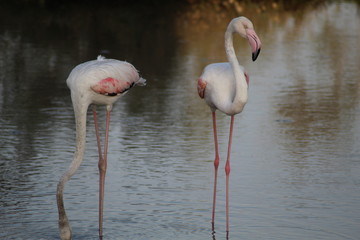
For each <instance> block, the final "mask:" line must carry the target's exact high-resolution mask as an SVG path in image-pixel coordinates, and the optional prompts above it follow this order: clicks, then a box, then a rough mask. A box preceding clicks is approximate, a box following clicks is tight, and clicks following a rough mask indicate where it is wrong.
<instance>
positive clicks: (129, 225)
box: [0, 3, 360, 240]
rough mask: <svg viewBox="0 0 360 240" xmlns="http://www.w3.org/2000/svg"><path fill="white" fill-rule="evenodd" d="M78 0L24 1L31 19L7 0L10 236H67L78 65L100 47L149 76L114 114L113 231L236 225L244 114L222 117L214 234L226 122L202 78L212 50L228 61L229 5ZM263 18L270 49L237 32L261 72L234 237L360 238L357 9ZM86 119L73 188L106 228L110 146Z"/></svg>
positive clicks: (5, 216)
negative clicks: (101, 151)
mask: <svg viewBox="0 0 360 240" xmlns="http://www.w3.org/2000/svg"><path fill="white" fill-rule="evenodd" d="M78 10H79V9H78V8H70V9H66V11H65V12H66V14H63V15H62V14H61V13H64V12H61V11H55V12H52V11H49V10H46V9H38V11H37V12H36V16H34V13H33V12H29V11H27V10H24V9H23V10H20V11H21V12H20V13H21V16H22V18H21V19H16V18H15V17H14V15H13V12H12V11H10V10H6V9H3V10H2V11H3V14H2V15H1V17H0V20H1V21H0V72H1V74H0V122H1V125H0V193H1V194H0V216H1V217H0V226H1V227H0V229H1V230H0V238H1V239H57V238H58V236H59V235H58V226H57V207H56V200H55V190H56V184H57V181H58V179H59V178H60V176H61V175H62V173H63V172H64V171H65V170H66V169H67V167H68V165H69V164H70V162H71V160H72V155H73V151H74V141H75V132H74V131H75V125H74V117H73V110H72V106H71V100H70V96H69V90H68V89H67V87H66V84H65V79H66V77H67V75H68V74H69V72H70V70H71V69H72V68H73V67H74V66H75V65H77V64H78V63H80V62H83V61H87V60H90V59H94V58H96V56H97V54H99V53H102V54H104V55H105V56H107V57H111V58H117V59H121V60H127V61H129V62H131V63H133V64H134V65H135V66H136V67H137V68H138V69H139V70H140V71H141V74H142V76H143V77H144V78H146V79H147V80H148V85H147V86H146V87H143V88H138V87H137V88H134V89H132V90H131V92H129V93H128V94H127V95H126V96H125V97H124V98H122V101H120V102H118V103H117V104H116V105H115V106H114V110H113V113H112V114H113V116H112V123H111V134H110V139H109V142H110V146H109V156H108V159H109V161H108V173H107V178H106V194H105V204H106V205H105V212H104V239H218V240H219V239H225V192H224V185H225V176H224V175H225V173H224V171H223V170H222V169H223V167H224V160H225V157H226V155H225V154H226V148H227V139H228V128H229V122H230V119H229V117H227V116H224V115H222V114H220V113H218V115H217V116H218V127H219V146H220V151H221V155H220V158H221V163H220V164H221V165H220V167H221V170H220V172H219V191H218V202H217V213H216V229H215V230H216V234H215V236H212V234H211V224H210V220H211V205H212V184H213V164H212V161H213V158H214V150H213V135H212V134H213V133H212V127H211V126H212V122H211V114H210V110H209V109H208V107H207V106H206V105H205V104H204V102H202V101H201V99H199V98H198V96H197V92H196V79H197V77H198V76H199V75H200V74H201V71H202V69H203V67H204V66H205V65H206V64H208V63H211V62H219V61H225V53H224V50H223V33H224V29H225V27H226V25H227V23H228V21H229V19H230V18H231V17H230V16H229V17H228V19H227V18H224V19H223V21H220V22H212V23H211V24H208V23H207V22H206V21H204V19H202V21H199V22H196V23H193V22H192V21H194V20H193V19H191V18H190V17H189V16H191V14H190V15H187V14H181V13H183V12H185V11H187V10H186V9H181V10H178V11H179V12H178V16H177V19H176V20H171V19H173V18H170V17H171V16H170V13H167V12H166V11H164V14H153V13H152V12H151V11H146V10H147V9H146V8H144V9H131V7H130V9H125V10H121V9H109V8H99V9H97V10H94V9H92V11H90V10H89V9H87V10H89V11H86V10H84V12H81V13H79V11H78ZM117 11H118V12H117ZM122 11H123V12H122ZM245 15H247V14H245ZM249 17H250V18H251V19H253V22H254V25H255V27H256V30H257V33H258V35H259V36H260V38H261V39H262V43H263V49H262V52H261V54H260V56H259V58H258V60H257V61H256V62H254V63H252V62H251V60H250V50H249V49H248V45H247V43H246V41H243V40H242V39H236V41H235V44H236V46H238V47H236V48H237V49H239V51H238V56H239V59H240V62H241V63H242V64H243V65H245V67H246V68H247V71H248V72H249V74H250V79H251V80H250V82H251V83H250V89H249V91H250V93H249V94H250V97H249V102H248V104H247V106H246V107H245V110H244V111H243V113H242V114H240V115H238V116H236V119H235V126H236V127H235V132H234V139H233V150H232V171H231V177H230V182H231V183H230V184H231V185H230V190H231V195H230V210H231V216H230V239H287V240H288V239H358V237H359V235H360V230H359V224H360V217H359V216H360V204H359V202H360V191H359V190H360V189H359V188H360V150H359V149H360V144H359V142H360V141H359V140H360V107H359V106H360V105H359V103H360V99H359V98H360V86H359V85H360V70H359V66H360V55H359V52H360V16H359V8H358V6H357V5H355V4H352V3H332V4H327V5H324V6H320V7H318V8H316V9H315V10H313V9H312V10H303V11H301V12H300V13H299V12H297V13H296V14H295V13H294V14H290V13H289V12H279V11H270V12H269V13H256V12H255V14H254V13H252V14H249ZM5 19H6V20H5ZM205 19H206V18H205ZM175 26H176V27H175ZM101 109H102V110H104V109H103V108H101ZM88 119H89V120H88V138H87V145H86V148H87V150H86V155H85V159H84V162H83V164H82V166H81V167H80V169H79V171H78V173H76V174H75V175H74V177H73V178H72V179H71V180H70V181H69V182H68V184H67V185H66V188H65V207H66V209H67V213H68V217H69V219H70V223H71V225H72V228H73V237H74V239H97V238H98V237H97V234H98V232H97V231H98V230H97V226H98V225H97V224H98V222H97V206H98V195H97V194H98V170H97V159H98V158H97V148H96V140H95V138H94V126H93V121H92V119H91V114H90V113H89V116H88ZM104 120H105V116H104V114H102V115H101V117H100V121H101V122H102V123H104ZM101 127H102V130H104V125H102V126H101Z"/></svg>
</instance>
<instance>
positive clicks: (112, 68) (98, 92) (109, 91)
mask: <svg viewBox="0 0 360 240" xmlns="http://www.w3.org/2000/svg"><path fill="white" fill-rule="evenodd" d="M66 83H67V85H68V87H69V88H70V90H71V99H72V103H73V107H74V112H75V122H76V149H75V154H74V159H73V161H72V163H71V165H70V167H69V169H68V170H67V171H66V172H65V173H64V175H63V176H62V177H61V178H60V181H59V183H58V185H57V193H56V199H57V205H58V211H59V229H60V237H61V239H62V240H65V239H66V240H67V239H71V228H70V224H69V221H68V218H67V216H66V212H65V207H64V201H63V193H64V185H65V183H66V182H67V181H68V180H69V179H70V178H71V177H72V176H73V175H74V174H75V172H76V170H77V169H78V168H79V166H80V164H81V162H82V160H83V157H84V151H85V141H86V113H87V110H88V107H89V106H90V105H91V104H94V105H93V108H92V110H93V114H94V121H95V130H96V138H97V145H98V151H99V165H98V167H99V172H100V183H99V236H100V238H102V222H103V206H104V184H105V173H106V167H107V149H108V137H109V124H110V112H111V109H112V105H113V103H114V102H115V101H116V100H118V99H119V98H120V97H121V96H123V95H124V94H125V93H126V92H127V91H128V90H129V89H130V88H131V87H133V86H134V85H140V86H143V85H145V84H146V80H145V79H143V78H140V77H139V74H138V71H137V70H136V69H135V67H134V66H133V65H131V64H130V63H127V62H123V61H118V60H114V59H105V58H104V57H102V56H99V57H98V58H97V60H93V61H89V62H85V63H82V64H80V65H78V66H76V67H75V68H74V69H73V70H72V71H71V73H70V75H69V77H68V79H67V80H66ZM95 105H106V130H105V143H104V153H103V154H102V151H101V144H100V136H99V128H98V121H97V116H96V106H95Z"/></svg>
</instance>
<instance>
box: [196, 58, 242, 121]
mask: <svg viewBox="0 0 360 240" xmlns="http://www.w3.org/2000/svg"><path fill="white" fill-rule="evenodd" d="M239 68H240V69H241V71H242V73H243V74H242V76H241V79H239V81H244V80H245V81H246V82H247V84H248V79H247V78H246V76H245V73H244V68H243V67H242V66H240V65H239ZM219 79H221V80H219ZM235 81H236V79H235V77H234V72H233V70H232V67H231V65H230V63H227V62H224V63H213V64H209V65H208V66H206V68H205V69H204V72H203V74H202V75H201V76H200V78H199V80H198V91H199V96H200V97H202V98H204V99H205V102H206V103H207V104H208V105H209V107H210V108H211V110H212V111H215V110H216V109H218V110H219V111H221V112H223V113H225V114H227V115H229V116H231V115H235V114H238V113H240V112H241V111H242V109H243V108H244V106H245V104H246V100H247V99H244V100H243V101H242V102H239V104H236V105H233V104H232V103H233V102H234V100H235V96H236V82H235ZM201 92H202V93H201Z"/></svg>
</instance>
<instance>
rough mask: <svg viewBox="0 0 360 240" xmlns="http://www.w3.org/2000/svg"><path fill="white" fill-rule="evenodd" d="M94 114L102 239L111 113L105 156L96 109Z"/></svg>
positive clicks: (107, 113) (107, 119)
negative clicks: (102, 149) (102, 150)
mask: <svg viewBox="0 0 360 240" xmlns="http://www.w3.org/2000/svg"><path fill="white" fill-rule="evenodd" d="M93 113H94V121H95V130H96V139H97V143H98V150H99V164H98V167H99V173H100V181H99V236H100V238H102V235H103V234H102V225H103V224H102V223H103V212H104V192H105V188H104V186H105V174H106V168H107V149H108V138H109V125H110V111H107V112H106V130H105V144H104V156H103V155H102V152H101V143H100V134H99V127H98V121H97V117H96V110H95V107H94V108H93Z"/></svg>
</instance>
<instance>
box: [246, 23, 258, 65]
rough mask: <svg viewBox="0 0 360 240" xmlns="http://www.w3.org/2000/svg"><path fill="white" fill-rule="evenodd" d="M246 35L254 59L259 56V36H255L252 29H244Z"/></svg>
mask: <svg viewBox="0 0 360 240" xmlns="http://www.w3.org/2000/svg"><path fill="white" fill-rule="evenodd" d="M246 37H247V39H248V41H249V44H250V47H251V52H252V60H253V61H255V60H256V59H257V57H258V56H259V54H260V50H261V41H260V38H259V37H258V36H257V34H256V32H255V30H254V29H246Z"/></svg>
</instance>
